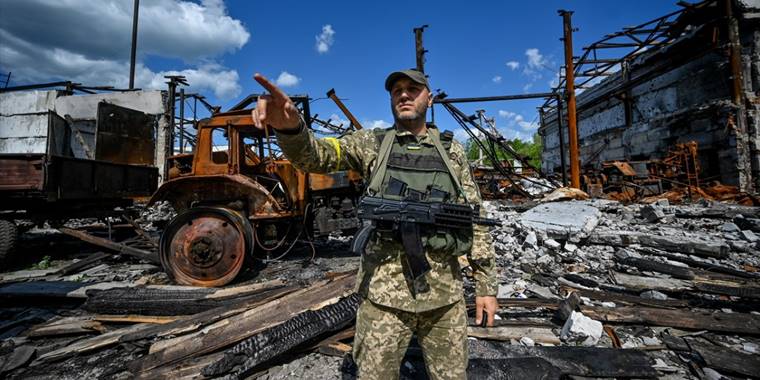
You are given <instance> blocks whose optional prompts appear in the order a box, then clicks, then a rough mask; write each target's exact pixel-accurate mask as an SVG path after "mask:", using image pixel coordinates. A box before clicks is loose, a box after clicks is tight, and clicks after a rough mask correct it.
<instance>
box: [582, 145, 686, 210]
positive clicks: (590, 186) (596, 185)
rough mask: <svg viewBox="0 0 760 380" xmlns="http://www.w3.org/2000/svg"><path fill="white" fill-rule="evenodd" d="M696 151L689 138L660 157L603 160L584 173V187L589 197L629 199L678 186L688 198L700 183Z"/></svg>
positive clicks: (629, 200) (658, 192) (632, 199)
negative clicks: (598, 165)
mask: <svg viewBox="0 0 760 380" xmlns="http://www.w3.org/2000/svg"><path fill="white" fill-rule="evenodd" d="M697 151H698V149H697V143H696V142H695V141H690V142H686V143H682V144H676V145H675V146H674V147H673V149H671V150H670V151H669V152H668V154H667V155H666V156H665V157H664V158H663V159H652V160H646V161H607V162H603V163H602V167H601V170H598V169H589V170H586V171H585V172H584V175H583V176H582V182H583V190H585V191H586V192H587V193H588V194H589V195H591V196H592V197H601V196H603V195H604V194H606V195H607V196H609V197H610V198H613V199H617V200H620V201H627V202H631V201H634V200H637V199H640V198H642V197H646V196H651V195H657V194H661V193H663V192H664V191H666V190H668V189H671V188H676V187H680V188H684V191H685V192H686V193H687V194H688V196H689V197H690V198H691V191H693V190H695V189H698V188H699V186H700V180H699V172H700V165H699V158H698V154H697Z"/></svg>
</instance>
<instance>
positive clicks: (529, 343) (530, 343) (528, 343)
mask: <svg viewBox="0 0 760 380" xmlns="http://www.w3.org/2000/svg"><path fill="white" fill-rule="evenodd" d="M520 344H522V345H523V346H526V347H533V346H535V345H536V342H534V341H533V339H530V338H528V337H527V336H524V337H522V338H520Z"/></svg>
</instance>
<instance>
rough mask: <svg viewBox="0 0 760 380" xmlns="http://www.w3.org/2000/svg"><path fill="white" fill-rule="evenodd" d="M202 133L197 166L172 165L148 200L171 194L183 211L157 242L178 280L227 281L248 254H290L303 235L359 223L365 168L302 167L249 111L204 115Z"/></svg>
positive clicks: (169, 198) (194, 162)
mask: <svg viewBox="0 0 760 380" xmlns="http://www.w3.org/2000/svg"><path fill="white" fill-rule="evenodd" d="M196 137H197V145H196V147H195V152H194V153H193V155H192V168H191V170H190V171H189V172H186V171H185V172H183V171H181V170H177V171H174V172H173V176H174V178H172V179H170V180H169V181H168V182H166V183H164V184H163V185H162V186H161V187H160V188H159V189H158V191H157V192H156V193H155V194H154V195H153V197H152V199H151V201H150V203H151V204H152V203H155V202H158V201H168V202H169V203H171V205H172V206H173V207H174V208H175V210H176V211H177V213H178V214H177V216H176V217H175V218H174V219H173V220H172V221H171V222H170V223H169V224H168V225H167V227H166V228H165V229H164V231H163V233H162V236H161V241H160V245H159V253H160V258H161V264H162V266H163V268H164V270H165V271H166V272H167V274H168V275H169V276H170V277H172V278H173V279H174V280H175V281H176V282H177V283H180V284H187V285H196V286H221V285H224V284H227V283H229V282H230V281H232V280H233V279H234V278H235V276H237V274H238V273H239V272H240V269H241V268H242V267H243V264H244V262H245V261H246V258H247V257H249V258H252V257H254V256H258V257H271V256H273V255H280V254H284V252H287V250H288V249H289V248H290V247H291V246H292V245H293V244H294V243H295V241H296V240H298V239H299V238H301V237H303V238H306V239H311V238H312V237H314V236H324V235H328V234H330V233H331V232H340V231H343V232H353V231H354V230H355V229H356V228H358V226H359V220H358V218H357V217H356V211H355V206H356V204H357V201H358V198H359V197H360V195H361V192H362V179H361V177H360V176H359V174H358V173H356V172H351V171H343V172H336V173H332V174H328V175H320V174H310V173H305V172H303V171H301V170H298V169H296V168H295V167H294V166H293V165H292V163H290V162H289V161H288V160H286V159H283V158H282V157H280V156H278V155H277V154H276V153H275V149H274V147H273V143H274V142H273V141H272V140H273V136H272V131H271V130H267V131H261V130H258V129H256V128H255V127H254V125H253V119H252V118H251V110H235V111H230V112H225V113H217V114H215V115H213V116H212V117H211V118H208V119H204V120H201V121H200V122H199V123H198V130H197V135H196ZM182 159H184V160H187V159H188V157H186V156H183V157H182Z"/></svg>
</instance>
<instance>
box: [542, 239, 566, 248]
mask: <svg viewBox="0 0 760 380" xmlns="http://www.w3.org/2000/svg"><path fill="white" fill-rule="evenodd" d="M544 246H545V247H546V248H549V249H554V250H556V249H559V248H561V247H562V244H560V243H559V242H558V241H556V240H554V239H546V240H544Z"/></svg>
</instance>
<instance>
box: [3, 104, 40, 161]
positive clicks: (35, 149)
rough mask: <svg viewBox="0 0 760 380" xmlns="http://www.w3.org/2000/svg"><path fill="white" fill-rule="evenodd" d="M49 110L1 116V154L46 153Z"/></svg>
mask: <svg viewBox="0 0 760 380" xmlns="http://www.w3.org/2000/svg"><path fill="white" fill-rule="evenodd" d="M49 115H50V113H49V112H47V111H46V112H44V113H41V114H28V115H13V116H0V154H15V153H27V154H44V153H45V152H46V151H47V139H48V127H49V118H50V116H49Z"/></svg>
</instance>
